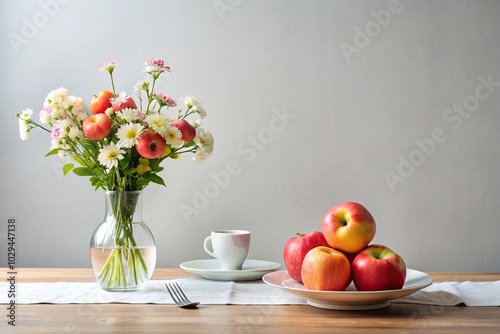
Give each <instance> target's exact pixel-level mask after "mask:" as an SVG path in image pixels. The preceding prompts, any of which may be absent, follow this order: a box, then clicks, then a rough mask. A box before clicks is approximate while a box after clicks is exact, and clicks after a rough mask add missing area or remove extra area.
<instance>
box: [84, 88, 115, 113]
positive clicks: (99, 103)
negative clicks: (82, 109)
mask: <svg viewBox="0 0 500 334" xmlns="http://www.w3.org/2000/svg"><path fill="white" fill-rule="evenodd" d="M112 97H114V94H113V93H112V92H110V91H108V90H101V91H100V92H99V93H97V94H96V95H94V96H93V97H92V99H91V100H90V110H91V111H92V113H93V114H101V113H103V112H105V111H106V109H108V108H109V107H111V101H110V99H111V98H112Z"/></svg>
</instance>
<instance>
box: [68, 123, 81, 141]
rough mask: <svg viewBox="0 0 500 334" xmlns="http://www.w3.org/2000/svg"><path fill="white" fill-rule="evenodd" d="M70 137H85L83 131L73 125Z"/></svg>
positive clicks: (69, 133)
mask: <svg viewBox="0 0 500 334" xmlns="http://www.w3.org/2000/svg"><path fill="white" fill-rule="evenodd" d="M68 137H69V138H71V139H75V138H83V132H82V131H81V130H80V129H78V127H76V126H71V127H70V129H69V131H68Z"/></svg>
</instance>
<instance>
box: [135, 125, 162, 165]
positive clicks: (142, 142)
mask: <svg viewBox="0 0 500 334" xmlns="http://www.w3.org/2000/svg"><path fill="white" fill-rule="evenodd" d="M165 146H166V142H165V139H163V137H162V136H161V135H160V134H158V133H157V132H155V131H154V130H151V129H148V130H146V131H144V132H143V133H142V134H141V135H140V136H139V138H137V143H136V144H135V149H136V150H137V152H138V153H139V154H140V155H141V156H142V157H143V158H146V159H156V158H158V157H159V156H160V155H162V154H163V152H164V150H165Z"/></svg>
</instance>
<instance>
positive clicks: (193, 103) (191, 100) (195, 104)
mask: <svg viewBox="0 0 500 334" xmlns="http://www.w3.org/2000/svg"><path fill="white" fill-rule="evenodd" d="M181 99H182V98H181ZM182 101H184V103H185V104H186V105H187V107H188V108H191V107H192V108H193V109H194V110H196V112H197V113H198V115H200V118H201V119H203V118H205V117H206V116H207V112H206V111H205V108H203V105H202V104H201V102H200V101H198V99H197V98H196V97H194V96H186V97H185V98H183V99H182Z"/></svg>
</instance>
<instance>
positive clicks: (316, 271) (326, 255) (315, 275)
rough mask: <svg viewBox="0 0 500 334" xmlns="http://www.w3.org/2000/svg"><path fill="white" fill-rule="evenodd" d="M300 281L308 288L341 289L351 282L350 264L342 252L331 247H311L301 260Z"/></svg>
mask: <svg viewBox="0 0 500 334" xmlns="http://www.w3.org/2000/svg"><path fill="white" fill-rule="evenodd" d="M301 274H302V283H304V286H305V287H306V288H307V289H309V290H325V291H342V290H345V288H347V286H348V285H349V283H350V282H351V266H350V265H349V260H347V257H346V256H345V255H344V253H342V252H340V251H338V250H336V249H333V248H331V247H325V246H319V247H316V248H313V249H311V250H310V251H309V252H308V253H307V254H306V256H305V257H304V261H303V262H302V272H301Z"/></svg>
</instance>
